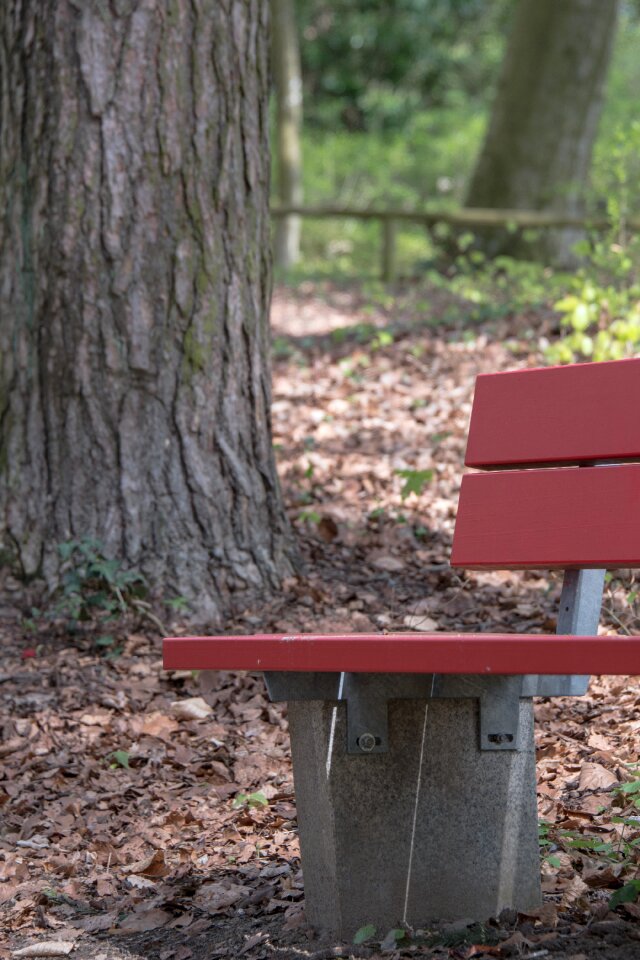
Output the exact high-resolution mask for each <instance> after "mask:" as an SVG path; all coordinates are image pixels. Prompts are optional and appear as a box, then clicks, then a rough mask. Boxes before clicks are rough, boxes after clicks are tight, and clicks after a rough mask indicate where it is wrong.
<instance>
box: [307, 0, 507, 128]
mask: <svg viewBox="0 0 640 960" xmlns="http://www.w3.org/2000/svg"><path fill="white" fill-rule="evenodd" d="M297 6H298V12H299V17H300V32H301V37H302V44H301V55H302V72H303V77H304V85H305V93H306V95H307V96H306V103H307V107H306V115H307V118H308V119H309V121H310V122H311V124H313V125H314V126H319V125H322V126H325V127H332V128H333V127H335V126H336V125H337V124H340V123H342V124H343V125H344V126H345V127H346V128H348V129H365V128H368V129H371V128H373V127H387V128H389V127H398V126H401V125H403V124H404V122H406V119H407V117H408V116H409V115H411V114H412V113H414V112H415V111H416V110H418V109H420V108H421V107H423V106H424V105H425V104H426V105H427V106H428V107H429V108H431V109H432V108H433V107H435V106H438V107H442V106H443V105H444V104H446V103H451V102H452V101H456V100H459V99H464V98H475V97H476V96H477V91H479V90H484V89H486V87H487V85H488V84H489V83H490V82H491V81H492V80H494V79H495V76H496V73H497V68H498V65H499V62H500V59H501V55H502V47H503V42H504V33H505V23H506V18H507V16H508V13H509V4H508V3H507V2H505V0H499V2H494V3H492V4H486V3H485V2H483V0H385V2H383V3H372V2H371V0H299V2H298V4H297Z"/></svg>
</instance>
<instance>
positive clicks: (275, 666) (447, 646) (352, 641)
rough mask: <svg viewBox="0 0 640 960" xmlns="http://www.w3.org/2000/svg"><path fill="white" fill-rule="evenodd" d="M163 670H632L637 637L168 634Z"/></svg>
mask: <svg viewBox="0 0 640 960" xmlns="http://www.w3.org/2000/svg"><path fill="white" fill-rule="evenodd" d="M164 667H165V669H166V670H290V671H305V670H310V671H333V672H336V673H337V672H341V671H346V672H349V673H387V672H391V673H480V674H491V673H497V674H526V673H533V674H535V673H539V674H564V673H567V674H570V673H579V674H586V673H590V674H626V675H629V674H640V637H564V636H548V635H546V636H536V635H525V636H522V635H519V634H480V635H478V634H464V633H462V634H461V633H453V634H446V633H435V634H419V635H418V634H391V635H380V634H374V635H371V636H370V635H364V634H361V635H355V636H353V635H352V636H349V635H344V634H336V635H330V636H326V635H322V636H313V635H307V636H305V635H302V636H282V635H281V634H277V635H269V634H267V635H261V636H249V637H169V638H168V639H166V640H165V641H164Z"/></svg>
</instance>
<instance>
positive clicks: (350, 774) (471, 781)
mask: <svg viewBox="0 0 640 960" xmlns="http://www.w3.org/2000/svg"><path fill="white" fill-rule="evenodd" d="M478 714H479V707H478V702H477V701H475V700H431V701H429V703H428V705H427V703H426V702H425V701H420V700H396V701H393V702H391V703H390V704H389V742H390V749H389V752H388V753H386V754H379V755H371V756H362V757H359V756H352V755H351V756H350V755H348V754H347V753H346V710H345V706H344V704H337V705H336V704H333V703H328V702H320V701H306V702H305V701H296V702H290V703H289V723H290V730H291V747H292V754H293V768H294V778H295V789H296V802H297V808H298V824H299V830H300V843H301V849H302V868H303V875H304V884H305V898H306V901H305V902H306V913H307V918H308V920H309V922H310V923H311V924H312V925H313V926H314V927H316V928H317V929H318V930H319V931H320V932H321V933H322V934H324V935H325V936H331V937H336V938H340V939H345V940H351V939H352V937H353V935H354V933H355V932H356V930H358V929H359V928H360V927H362V926H364V925H365V924H367V923H372V924H373V925H374V926H375V927H376V928H377V930H378V933H379V934H380V935H384V934H385V933H386V932H387V931H388V930H390V929H391V928H392V927H395V926H398V924H399V923H402V922H406V923H408V924H409V925H411V926H412V927H414V928H418V927H422V926H424V925H426V924H427V923H428V922H429V921H430V920H434V919H441V920H454V919H461V918H469V919H475V920H485V919H487V918H488V917H490V916H496V915H497V914H498V913H499V912H500V911H501V910H502V909H503V908H505V907H513V908H516V909H518V910H526V909H531V908H533V907H536V906H538V905H539V903H540V901H541V892H540V858H539V850H538V825H537V824H538V821H537V809H536V776H535V752H534V740H533V708H532V701H531V700H521V702H520V729H519V739H520V743H519V750H518V751H499V750H496V751H481V750H480V749H479V748H478V722H479V717H478ZM416 793H417V795H416Z"/></svg>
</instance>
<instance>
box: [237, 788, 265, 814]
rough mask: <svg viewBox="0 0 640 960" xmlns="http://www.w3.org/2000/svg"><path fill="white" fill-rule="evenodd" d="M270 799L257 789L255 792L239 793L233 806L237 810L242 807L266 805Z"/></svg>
mask: <svg viewBox="0 0 640 960" xmlns="http://www.w3.org/2000/svg"><path fill="white" fill-rule="evenodd" d="M267 804H268V800H267V798H266V797H265V795H264V793H262V792H261V791H260V790H256V791H255V792H254V793H238V794H236V796H235V797H234V799H233V803H232V806H233V808H234V809H235V810H238V809H240V808H241V807H266V806H267Z"/></svg>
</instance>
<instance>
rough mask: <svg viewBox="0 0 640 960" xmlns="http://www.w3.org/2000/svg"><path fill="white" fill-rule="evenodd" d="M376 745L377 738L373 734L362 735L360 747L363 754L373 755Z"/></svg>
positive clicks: (359, 740) (359, 742) (359, 741)
mask: <svg viewBox="0 0 640 960" xmlns="http://www.w3.org/2000/svg"><path fill="white" fill-rule="evenodd" d="M375 745H376V738H375V737H374V735H373V734H372V733H361V734H360V736H359V737H358V746H359V747H360V749H361V750H362V752H363V753H371V751H372V750H373V748H374V747H375Z"/></svg>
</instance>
